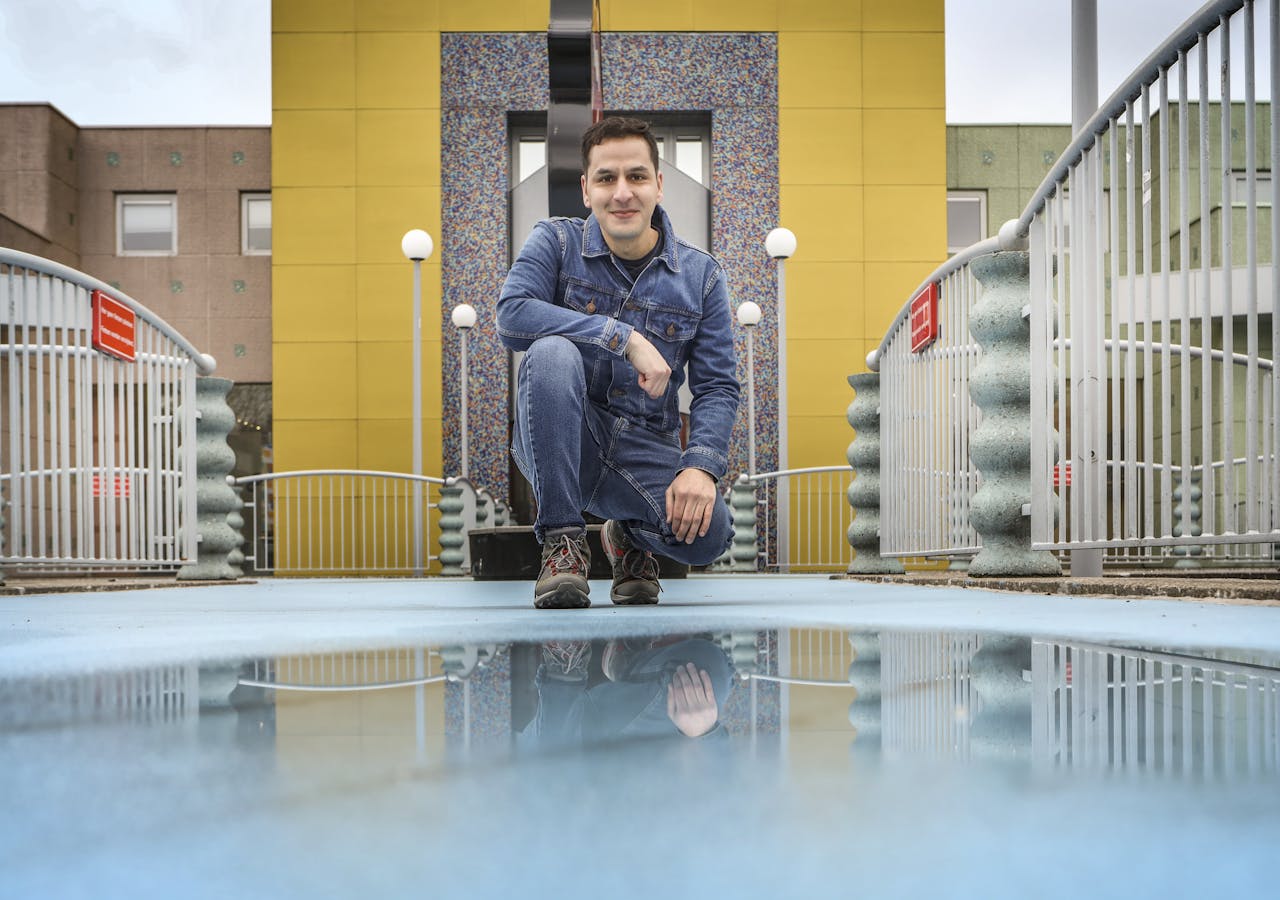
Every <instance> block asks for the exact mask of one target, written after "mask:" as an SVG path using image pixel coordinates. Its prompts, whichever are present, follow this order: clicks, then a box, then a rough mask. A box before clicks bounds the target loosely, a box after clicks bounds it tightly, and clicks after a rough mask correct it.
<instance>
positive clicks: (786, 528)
mask: <svg viewBox="0 0 1280 900" xmlns="http://www.w3.org/2000/svg"><path fill="white" fill-rule="evenodd" d="M786 268H787V264H786V259H785V257H779V259H778V471H780V472H783V471H786V469H787V276H786ZM752 474H754V470H753V473H752ZM776 490H777V492H778V507H777V508H778V569H779V570H780V571H783V572H786V571H788V565H789V560H790V552H789V551H790V544H791V534H790V532H791V529H790V525H791V503H790V500H791V498H790V495H789V487H788V486H784V485H783V484H781V483H778V484H777V488H776ZM752 687H753V690H754V685H753V686H752Z"/></svg>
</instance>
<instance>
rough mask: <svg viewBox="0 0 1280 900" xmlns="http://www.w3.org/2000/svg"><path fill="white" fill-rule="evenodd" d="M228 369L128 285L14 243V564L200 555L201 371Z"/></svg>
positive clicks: (0, 278)
mask: <svg viewBox="0 0 1280 900" xmlns="http://www.w3.org/2000/svg"><path fill="white" fill-rule="evenodd" d="M214 365H215V363H214V360H213V358H212V357H211V356H208V355H207V354H202V353H200V352H199V350H197V349H196V348H195V347H194V346H193V345H192V344H191V343H190V341H188V340H187V339H186V338H184V337H183V336H182V335H181V334H179V333H178V332H177V331H176V330H174V328H173V327H172V326H170V325H169V324H168V323H166V322H165V321H164V320H163V319H161V318H160V317H158V316H156V315H155V314H154V313H152V312H151V311H150V310H148V309H147V308H146V307H145V306H143V305H142V304H141V303H139V302H138V301H136V300H134V299H133V298H132V297H129V296H128V295H127V294H124V293H122V292H120V291H119V290H116V289H115V288H112V287H111V286H109V285H107V284H105V283H103V282H101V281H99V280H98V279H96V278H93V277H91V276H89V275H86V274H85V273H83V272H78V271H76V270H74V269H71V268H69V267H67V266H64V265H62V264H61V263H57V262H54V261H52V260H48V259H43V258H41V257H38V256H33V255H31V254H29V253H22V252H19V251H16V250H10V249H5V248H0V421H3V422H4V434H3V439H0V490H2V491H3V492H4V495H5V497H4V499H5V501H6V507H5V508H4V516H3V519H2V523H3V524H2V527H0V564H2V565H4V566H5V567H7V568H16V569H26V568H39V569H41V570H45V571H47V570H49V569H65V570H72V571H84V570H85V569H113V570H118V569H120V568H122V567H123V568H136V569H175V568H177V567H178V566H180V565H181V564H183V563H184V562H186V561H188V560H190V559H192V558H193V557H194V556H195V552H196V537H197V532H196V528H195V519H196V508H195V481H196V453H195V446H196V437H195V421H196V402H195V379H196V376H197V374H208V373H210V372H212V371H213V370H214Z"/></svg>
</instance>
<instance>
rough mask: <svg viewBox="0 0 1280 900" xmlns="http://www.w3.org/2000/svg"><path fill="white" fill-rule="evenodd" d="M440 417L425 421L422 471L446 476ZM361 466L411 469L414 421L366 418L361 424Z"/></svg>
mask: <svg viewBox="0 0 1280 900" xmlns="http://www.w3.org/2000/svg"><path fill="white" fill-rule="evenodd" d="M441 427H442V426H441V422H440V419H439V418H431V417H424V418H423V420H422V474H423V475H435V476H437V477H443V476H442V473H441V465H440V443H441V441H440V429H441ZM359 434H360V457H359V462H360V468H362V469H377V470H381V471H388V472H408V471H409V470H410V468H411V466H412V465H413V424H412V421H411V420H410V419H409V418H408V417H405V418H403V419H364V420H361V422H360V423H359Z"/></svg>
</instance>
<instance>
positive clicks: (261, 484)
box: [231, 469, 449, 575]
mask: <svg viewBox="0 0 1280 900" xmlns="http://www.w3.org/2000/svg"><path fill="white" fill-rule="evenodd" d="M231 483H232V484H233V485H234V486H237V487H240V486H246V487H248V488H249V490H250V495H249V496H248V497H247V498H245V501H244V506H245V512H246V516H245V518H246V521H247V524H248V525H249V530H248V533H249V534H251V535H252V536H253V538H252V547H251V549H250V550H249V552H247V553H246V554H245V558H246V563H248V564H249V566H250V567H251V568H252V570H253V571H256V572H262V573H274V574H276V575H322V574H331V575H338V574H360V575H410V574H414V573H415V572H416V571H417V570H418V568H419V567H420V566H422V565H424V564H425V565H428V566H429V565H430V563H431V562H432V561H435V560H438V559H439V554H438V553H435V554H433V553H431V552H430V548H431V547H432V546H433V544H432V537H431V535H432V516H431V512H430V511H431V510H435V509H437V508H438V506H439V490H440V488H441V487H443V486H445V485H446V484H448V483H449V481H448V480H447V479H444V478H435V477H432V476H427V475H409V474H405V473H403V472H379V471H364V470H357V469H315V470H307V471H299V472H275V473H268V474H265V475H249V476H245V477H243V478H235V479H231ZM415 509H417V510H419V511H420V512H421V519H420V521H421V522H422V523H423V526H422V534H421V538H420V539H417V540H415V536H414V531H415V528H414V525H415V515H414V511H415Z"/></svg>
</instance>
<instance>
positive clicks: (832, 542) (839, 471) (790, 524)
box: [738, 463, 853, 572]
mask: <svg viewBox="0 0 1280 900" xmlns="http://www.w3.org/2000/svg"><path fill="white" fill-rule="evenodd" d="M851 477H852V472H851V471H850V469H849V465H848V464H847V463H846V464H844V465H840V466H810V467H808V468H799V469H782V470H779V471H776V472H758V473H756V474H755V475H750V474H748V473H746V472H744V473H742V474H741V475H739V476H738V480H739V481H740V482H741V483H743V484H747V485H750V486H751V487H752V488H753V489H754V490H755V494H756V503H757V504H758V506H759V508H760V509H761V511H762V517H763V521H764V522H765V523H768V525H769V526H770V527H767V528H766V530H765V533H764V534H763V535H761V536H760V541H761V542H762V545H763V546H762V556H763V564H764V566H765V567H766V568H767V569H777V570H779V571H783V572H834V571H839V572H843V571H844V570H845V569H846V568H847V566H848V565H849V563H850V562H852V561H853V551H852V548H851V547H850V546H849V543H848V541H847V540H846V539H845V532H846V531H847V530H848V528H849V525H850V524H851V523H852V521H853V510H852V508H851V507H850V506H849V502H848V500H847V499H846V495H845V492H846V490H847V488H848V486H849V481H850V478H851ZM783 501H785V505H784V502H783ZM784 511H785V513H784ZM775 515H779V517H780V518H782V519H783V520H782V521H775Z"/></svg>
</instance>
